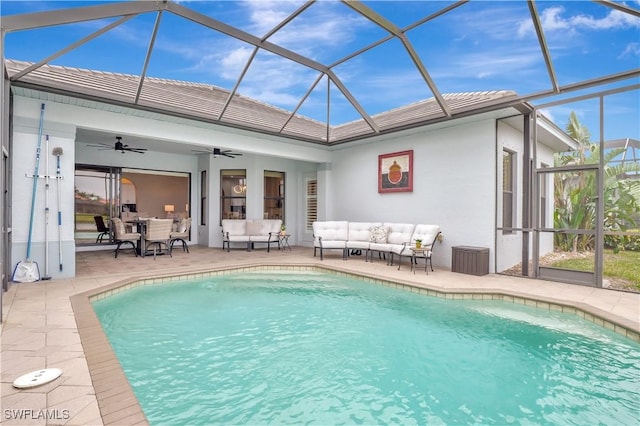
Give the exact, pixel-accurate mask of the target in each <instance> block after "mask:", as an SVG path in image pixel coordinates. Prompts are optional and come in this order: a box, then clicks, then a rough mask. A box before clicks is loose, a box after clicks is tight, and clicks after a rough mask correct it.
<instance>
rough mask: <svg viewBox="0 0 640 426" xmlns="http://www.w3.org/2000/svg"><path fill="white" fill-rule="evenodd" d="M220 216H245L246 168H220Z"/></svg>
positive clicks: (223, 217)
mask: <svg viewBox="0 0 640 426" xmlns="http://www.w3.org/2000/svg"><path fill="white" fill-rule="evenodd" d="M220 217H221V218H222V219H246V218H247V171H246V170H220Z"/></svg>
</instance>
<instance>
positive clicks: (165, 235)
mask: <svg viewBox="0 0 640 426" xmlns="http://www.w3.org/2000/svg"><path fill="white" fill-rule="evenodd" d="M171 225H173V219H148V220H147V229H146V232H145V234H144V247H145V254H146V253H150V251H151V249H152V248H153V259H154V260H155V258H156V255H157V254H168V255H169V256H171Z"/></svg>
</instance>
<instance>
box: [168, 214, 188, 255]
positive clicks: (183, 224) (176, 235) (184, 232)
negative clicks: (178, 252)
mask: <svg viewBox="0 0 640 426" xmlns="http://www.w3.org/2000/svg"><path fill="white" fill-rule="evenodd" d="M190 230H191V218H190V217H185V218H184V219H182V220H181V221H180V223H179V224H178V229H176V230H175V231H171V234H169V237H170V238H171V240H170V241H169V245H170V246H171V250H172V251H173V245H174V244H175V243H176V241H179V242H180V243H181V244H182V251H186V252H187V253H189V245H188V244H187V240H188V239H189V231H190Z"/></svg>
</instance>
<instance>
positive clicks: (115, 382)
mask: <svg viewBox="0 0 640 426" xmlns="http://www.w3.org/2000/svg"><path fill="white" fill-rule="evenodd" d="M255 271H311V272H333V273H336V274H337V275H338V276H344V277H348V278H357V279H360V280H363V281H365V282H367V283H372V284H378V285H384V286H387V287H393V288H398V289H401V290H404V291H410V292H415V293H419V294H423V295H427V296H432V297H439V298H444V299H452V300H455V299H458V300H462V299H472V300H502V301H506V302H511V303H516V304H522V305H527V306H532V307H536V308H539V309H546V310H551V311H557V312H565V313H569V314H574V315H577V316H578V317H580V318H583V319H585V320H587V321H591V322H593V323H594V324H596V325H599V326H601V327H603V328H606V329H609V330H611V331H613V332H615V333H618V334H620V335H622V336H625V337H627V338H629V339H631V340H633V341H635V342H639V343H640V330H636V329H635V328H634V327H635V324H634V323H633V322H632V321H630V320H627V319H625V318H621V317H619V316H617V315H615V314H612V313H610V312H607V311H604V310H601V309H598V308H596V307H594V306H591V305H588V304H585V303H580V302H570V301H565V300H559V299H554V298H551V297H545V296H540V295H536V296H535V297H533V296H532V295H531V294H525V293H520V292H517V291H511V290H505V289H491V288H481V289H480V288H456V289H446V290H444V289H442V288H435V287H431V286H429V285H427V284H422V283H416V282H411V281H407V280H403V279H400V278H399V279H393V280H391V279H389V278H388V277H383V276H379V275H376V274H364V273H358V272H355V271H353V270H350V269H347V268H340V267H337V266H333V265H327V266H322V265H318V264H316V263H308V264H304V263H292V264H286V263H282V264H280V265H274V264H273V263H270V264H267V263H250V264H244V265H234V266H228V267H218V268H211V267H208V268H202V269H200V270H194V271H192V272H189V273H184V272H174V273H165V274H154V276H153V277H151V276H148V275H142V274H141V275H137V276H131V277H128V278H126V279H123V280H120V281H116V282H113V283H111V284H107V285H104V286H100V287H97V288H94V289H91V290H88V291H85V292H81V293H78V294H75V295H73V296H71V297H70V301H71V308H72V310H73V313H74V316H75V319H76V324H77V329H78V334H79V336H80V341H81V343H82V346H83V349H84V353H85V357H86V362H87V366H88V368H89V374H90V376H91V381H92V383H93V387H94V390H95V395H96V399H97V401H98V407H99V410H100V414H101V416H102V420H103V423H104V425H110V424H114V425H116V424H117V425H124V424H127V425H137V424H148V421H147V418H146V416H145V414H144V411H143V410H142V407H141V406H140V404H139V402H138V399H137V397H136V396H135V393H134V391H133V388H132V387H131V384H130V383H129V381H128V379H127V377H126V375H125V373H124V370H123V369H122V366H121V365H120V362H119V361H118V359H117V357H116V354H115V352H114V350H113V348H112V347H111V344H110V343H109V340H108V338H107V336H106V334H105V332H104V330H103V328H102V325H101V324H100V320H99V319H98V316H97V314H96V312H95V310H94V309H93V305H92V302H93V301H95V300H100V299H103V298H106V297H109V296H111V295H113V294H117V293H120V292H122V291H127V290H129V289H132V288H135V287H139V286H148V285H157V284H163V283H168V282H175V281H182V280H191V279H201V278H206V277H211V276H218V275H228V274H232V273H239V272H255Z"/></svg>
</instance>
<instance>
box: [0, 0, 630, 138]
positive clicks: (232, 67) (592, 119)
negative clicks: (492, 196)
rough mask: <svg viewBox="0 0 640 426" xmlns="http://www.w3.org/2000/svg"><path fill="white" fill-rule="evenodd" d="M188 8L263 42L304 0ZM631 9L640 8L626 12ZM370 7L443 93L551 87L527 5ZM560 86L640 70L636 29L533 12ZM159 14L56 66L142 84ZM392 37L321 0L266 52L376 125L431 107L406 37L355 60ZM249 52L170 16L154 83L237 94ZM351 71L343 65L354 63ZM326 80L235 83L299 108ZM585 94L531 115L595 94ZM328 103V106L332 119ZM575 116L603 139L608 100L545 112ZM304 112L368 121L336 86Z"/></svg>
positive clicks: (611, 123) (575, 14) (271, 71)
mask: <svg viewBox="0 0 640 426" xmlns="http://www.w3.org/2000/svg"><path fill="white" fill-rule="evenodd" d="M103 3H105V2H102V1H101V2H98V1H93V2H91V1H89V2H87V1H28V0H23V1H12V0H1V1H0V13H1V15H2V16H5V15H12V14H20V13H30V12H38V11H47V10H56V9H64V8H69V7H81V6H87V5H97V4H103ZM178 3H179V4H180V5H182V6H185V7H188V8H190V9H193V10H195V11H197V12H200V13H203V14H205V15H207V16H211V17H213V18H215V19H216V20H218V21H220V22H223V23H225V24H229V25H233V26H236V27H237V28H239V29H241V30H242V31H245V32H247V33H249V34H252V35H254V36H256V37H260V38H262V37H265V36H266V35H267V34H269V32H270V31H271V30H272V29H273V28H274V27H276V25H278V24H279V23H280V22H281V21H282V20H283V19H284V18H286V17H287V16H288V15H290V14H291V13H292V12H293V11H295V10H297V9H298V8H299V7H300V6H301V5H302V4H303V2H301V1H271V0H254V1H180V2H178ZM618 3H622V4H625V5H626V6H628V7H630V8H633V9H635V10H638V9H640V0H628V1H625V2H618ZM364 4H365V5H367V6H368V7H369V8H371V9H373V10H374V11H376V12H377V13H379V14H381V15H382V16H384V17H385V18H386V19H387V20H389V21H391V22H393V23H394V24H395V25H396V26H398V27H400V28H401V29H406V33H405V34H406V35H407V39H408V40H409V42H410V43H411V45H412V47H413V48H414V49H415V51H416V52H417V54H418V55H419V56H420V58H421V60H422V63H423V64H424V66H425V68H426V69H427V71H428V73H429V75H430V77H431V78H432V79H433V81H434V83H435V84H436V86H437V87H438V90H439V91H440V93H459V92H472V91H485V90H513V91H515V92H517V93H518V94H520V95H531V94H537V93H540V92H543V91H546V90H549V89H550V88H551V84H550V79H549V74H548V71H547V68H546V66H545V62H544V57H543V55H542V53H541V51H540V46H539V43H538V39H537V37H536V33H535V30H534V28H533V25H532V23H531V19H530V13H529V9H528V7H527V3H526V2H525V1H522V0H518V1H483V0H475V1H471V2H469V3H467V4H465V5H463V6H461V7H457V8H455V10H453V11H451V12H448V13H446V14H444V15H442V16H439V17H437V18H435V19H432V20H429V21H428V22H427V23H425V24H423V25H419V26H416V27H415V28H412V27H410V26H411V25H412V24H414V23H416V22H417V21H418V20H420V19H421V18H425V17H428V16H430V15H431V14H433V13H434V12H436V11H438V10H440V9H442V8H444V7H446V6H447V5H450V4H452V2H439V1H429V2H426V1H393V2H392V1H364ZM535 4H536V6H537V9H538V13H539V15H540V19H541V22H542V28H543V31H544V35H545V39H546V42H547V45H548V46H549V52H550V55H551V58H552V61H553V65H554V70H555V74H556V76H557V79H558V82H559V85H560V86H561V87H564V86H566V85H571V84H573V83H576V82H580V81H584V80H589V79H593V78H597V77H600V76H604V75H611V74H617V73H620V72H624V71H629V70H632V69H636V70H637V69H638V68H640V18H637V17H633V16H632V15H630V14H625V13H623V12H620V11H617V10H615V9H613V8H610V7H606V6H603V5H599V4H595V3H593V2H586V1H563V2H558V1H544V0H538V1H536V3H535ZM155 19H156V15H155V14H146V15H143V16H138V17H135V18H133V19H131V20H129V21H127V22H126V23H124V24H122V25H120V26H118V27H116V28H115V29H113V30H111V31H109V32H107V33H105V34H103V35H102V36H100V37H98V38H96V39H94V40H92V41H90V42H89V43H87V44H85V45H83V46H81V47H79V48H77V49H74V50H73V51H71V52H68V53H67V54H65V55H63V56H61V57H59V58H57V59H55V60H54V61H53V62H52V63H53V64H56V65H64V66H71V67H79V68H88V69H93V70H100V71H108V72H118V73H125V74H134V75H138V74H140V73H141V70H142V67H143V65H144V57H145V54H146V52H147V48H148V44H149V40H150V39H151V34H152V29H153V25H154V21H155ZM113 21H115V19H109V20H99V21H89V22H84V23H79V24H71V25H64V26H58V27H47V28H44V29H37V30H29V31H18V32H11V33H8V34H7V35H6V38H5V57H6V58H11V59H17V60H25V61H39V60H41V59H43V58H45V57H47V56H48V55H51V54H53V53H55V52H56V51H58V50H60V49H62V48H64V47H66V46H68V45H69V44H71V43H74V42H76V41H77V40H79V39H81V38H83V37H85V36H87V35H89V34H91V33H92V32H94V31H96V30H98V29H100V28H102V27H103V26H104V25H106V24H108V23H110V22H113ZM387 35H388V33H387V32H386V31H385V30H383V29H382V28H380V27H378V26H377V25H375V24H373V23H372V22H370V21H368V20H366V19H365V18H363V17H362V16H360V15H359V14H357V13H356V12H355V11H354V10H352V9H351V8H349V7H348V6H345V5H344V4H343V3H340V2H338V1H330V0H324V1H318V2H316V3H314V4H313V5H312V6H310V7H309V8H307V9H306V10H305V11H304V12H303V13H302V14H301V15H300V16H298V17H297V18H295V19H294V20H292V21H291V22H290V23H288V24H287V25H286V26H284V27H283V28H282V29H281V30H279V31H277V32H276V33H275V34H273V35H271V36H270V37H269V38H268V41H269V42H272V43H274V44H276V45H279V46H282V47H284V48H286V49H288V50H290V51H293V52H295V53H298V54H301V55H305V56H307V57H309V58H311V59H312V60H314V61H317V62H319V63H321V64H323V65H326V66H330V67H331V69H332V70H333V71H334V72H335V75H336V76H337V77H338V78H339V79H340V81H341V82H342V83H343V84H344V85H345V87H347V89H348V90H349V91H350V92H351V93H352V94H353V95H354V96H355V98H356V99H357V100H358V101H359V102H360V104H361V105H362V106H363V108H364V109H365V110H366V111H367V113H369V114H370V115H375V114H377V113H380V112H383V111H388V110H392V109H395V108H398V107H401V106H404V105H407V104H411V103H415V102H418V101H421V100H424V99H427V98H430V97H432V96H433V93H432V92H431V90H430V89H429V87H428V85H427V84H426V83H425V80H424V78H423V76H422V75H421V74H420V73H419V72H418V69H417V68H416V66H415V64H414V63H413V62H412V60H411V58H410V56H409V54H408V52H407V49H406V48H405V47H404V46H403V45H402V43H401V42H400V41H399V40H398V39H397V38H393V39H391V40H389V41H386V42H384V43H381V44H379V45H377V46H375V47H373V48H371V49H369V50H367V51H364V52H362V53H360V54H358V55H356V56H354V57H350V55H351V54H352V53H353V52H357V51H359V50H361V49H363V48H365V47H368V46H371V45H372V44H373V43H375V42H378V41H380V40H383V39H384V38H385V37H386V36H387ZM252 52H253V46H251V45H248V44H246V43H244V42H241V41H239V40H236V39H234V38H231V37H228V36H226V35H223V34H221V33H217V32H214V31H211V30H209V29H205V28H203V27H201V26H199V25H197V24H195V23H193V22H190V21H187V20H185V19H183V18H181V17H178V16H176V15H174V14H171V13H165V14H163V16H162V20H161V24H160V29H159V31H158V36H157V39H156V42H155V46H154V50H153V54H152V57H151V61H150V63H149V69H148V71H147V75H148V76H151V77H159V78H167V79H174V80H183V81H191V82H201V83H207V84H212V85H215V86H219V87H223V88H226V89H232V88H233V87H234V86H235V85H236V83H237V81H238V79H239V77H240V75H241V73H242V70H243V68H244V67H245V65H246V64H247V61H248V60H249V58H250V57H251V55H252ZM345 59H346V60H345ZM318 76H319V73H318V72H317V71H315V70H312V69H310V68H307V67H305V66H302V65H300V64H298V63H295V62H292V61H289V60H285V59H282V58H280V57H278V56H276V55H274V54H271V53H269V52H266V51H263V50H260V51H259V52H258V53H257V55H256V56H255V58H254V59H253V61H252V62H251V66H250V67H249V68H248V71H247V73H246V75H245V76H244V77H243V78H242V81H241V82H240V84H239V87H238V92H239V93H240V94H242V95H244V96H248V97H251V98H254V99H257V100H259V101H262V102H265V103H268V104H271V105H274V106H277V107H280V108H283V109H286V110H290V111H291V110H294V109H295V108H296V107H297V106H298V104H299V103H300V102H301V100H302V99H303V97H304V96H305V94H306V93H307V92H308V91H309V90H310V88H312V87H314V86H313V84H314V82H315V81H316V79H317V78H318ZM638 83H639V81H638V78H636V79H633V80H625V81H621V82H616V83H612V84H609V85H607V86H605V87H604V89H605V90H608V89H613V88H618V87H624V86H629V85H632V84H638ZM593 91H594V89H588V90H585V91H581V92H575V93H571V94H568V95H562V96H556V97H554V98H549V99H542V100H535V101H532V102H531V103H532V104H534V105H540V104H544V103H546V102H549V101H550V100H558V99H563V98H564V99H566V98H571V97H575V96H579V95H582V94H585V93H590V92H593ZM327 99H330V101H331V108H330V112H329V113H327V107H326V103H327ZM604 104H605V107H606V108H605V117H604V138H605V140H610V139H618V138H626V137H631V138H635V139H640V124H639V120H638V117H640V96H639V91H638V90H635V91H632V92H627V93H624V94H616V95H612V96H607V97H606V98H605V101H604ZM571 111H575V112H576V114H577V115H578V118H579V119H580V121H581V122H582V123H583V124H584V125H586V126H587V127H588V128H589V130H590V132H591V134H592V136H593V137H594V138H595V139H596V140H597V139H598V138H599V135H600V125H599V99H597V98H596V99H593V100H585V101H580V102H573V103H570V104H566V105H561V106H555V107H551V108H545V109H544V110H543V112H544V114H545V115H547V116H548V117H550V118H551V119H552V120H553V121H554V122H555V123H556V124H557V125H558V126H559V127H561V128H565V126H566V123H567V122H568V117H569V114H570V112H571ZM298 112H299V113H300V114H303V115H307V116H309V117H311V118H314V119H316V120H320V121H326V120H327V115H329V117H328V120H329V122H330V123H331V124H332V125H338V124H343V123H346V122H349V121H353V120H356V119H359V118H360V115H359V114H358V112H357V110H356V109H354V108H353V106H352V105H351V104H350V103H349V102H348V101H347V99H346V98H345V97H344V95H343V94H342V93H341V92H340V91H339V90H338V89H337V88H336V86H335V85H333V84H330V85H329V84H328V83H327V80H326V78H322V79H321V80H320V82H319V83H318V84H317V85H316V86H315V87H314V88H313V90H312V91H311V93H310V94H309V96H308V98H307V99H306V100H305V101H304V103H303V104H302V105H301V106H300V109H299V111H298Z"/></svg>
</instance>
